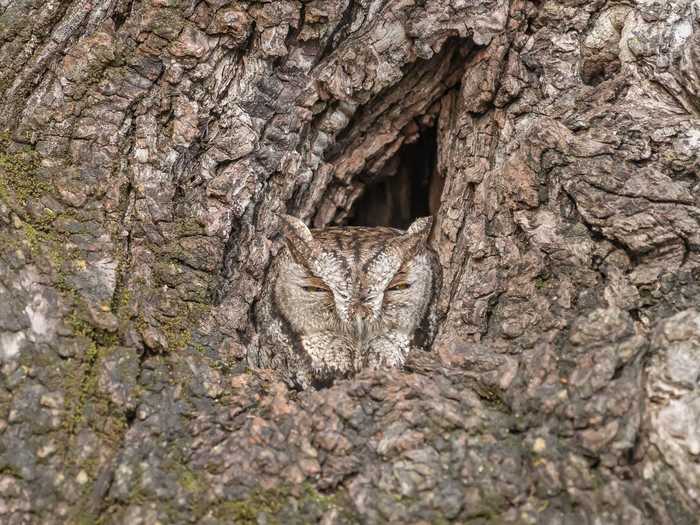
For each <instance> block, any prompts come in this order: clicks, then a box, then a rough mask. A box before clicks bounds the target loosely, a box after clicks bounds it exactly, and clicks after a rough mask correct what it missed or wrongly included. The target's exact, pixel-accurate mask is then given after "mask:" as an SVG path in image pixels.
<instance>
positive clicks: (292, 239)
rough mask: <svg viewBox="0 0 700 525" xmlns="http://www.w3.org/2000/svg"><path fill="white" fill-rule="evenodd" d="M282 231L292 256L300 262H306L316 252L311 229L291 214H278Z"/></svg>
mask: <svg viewBox="0 0 700 525" xmlns="http://www.w3.org/2000/svg"><path fill="white" fill-rule="evenodd" d="M279 218H280V223H281V224H282V233H283V234H284V238H285V241H286V244H287V248H288V249H289V252H290V253H291V254H292V257H294V259H295V260H296V261H297V262H298V263H301V264H308V262H309V261H310V260H311V259H312V258H313V257H314V254H315V253H316V252H317V249H316V242H315V241H314V238H313V235H311V231H309V228H308V227H307V226H306V224H304V223H303V222H302V221H301V220H299V219H297V218H296V217H292V216H291V215H279Z"/></svg>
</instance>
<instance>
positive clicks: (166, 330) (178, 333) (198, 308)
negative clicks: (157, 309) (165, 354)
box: [160, 303, 209, 351]
mask: <svg viewBox="0 0 700 525" xmlns="http://www.w3.org/2000/svg"><path fill="white" fill-rule="evenodd" d="M208 309H209V307H208V306H207V305H205V304H202V303H185V304H184V305H183V306H182V308H180V310H179V311H178V312H177V315H175V316H174V317H166V318H163V319H161V323H160V327H161V329H162V330H163V335H165V339H166V341H167V342H168V349H169V350H171V351H172V350H182V349H183V348H185V347H186V346H187V345H189V344H190V342H191V341H192V327H193V326H195V325H196V324H197V322H198V321H199V320H200V319H201V318H202V317H203V316H204V314H205V313H206V311H207V310H208Z"/></svg>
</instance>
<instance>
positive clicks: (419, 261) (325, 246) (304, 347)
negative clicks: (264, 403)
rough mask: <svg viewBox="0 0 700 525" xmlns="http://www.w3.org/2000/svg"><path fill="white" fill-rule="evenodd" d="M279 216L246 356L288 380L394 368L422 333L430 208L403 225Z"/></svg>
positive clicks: (430, 282)
mask: <svg viewBox="0 0 700 525" xmlns="http://www.w3.org/2000/svg"><path fill="white" fill-rule="evenodd" d="M280 218H281V223H282V230H283V236H284V241H285V242H284V244H285V245H284V247H283V248H282V249H281V250H280V251H279V252H278V254H277V256H276V257H275V259H274V261H273V262H272V265H271V267H270V271H269V273H268V278H267V280H266V283H265V285H264V289H263V293H262V295H261V298H260V300H259V302H258V303H257V305H256V308H255V317H256V324H257V328H258V334H259V338H258V345H257V349H256V350H255V351H254V352H253V353H252V355H251V356H249V364H250V365H253V366H258V367H264V368H274V369H277V370H278V371H279V372H280V373H281V375H282V377H283V378H284V379H285V381H286V382H287V383H288V384H289V385H290V386H292V387H294V388H299V389H303V388H307V387H309V386H313V387H316V388H319V387H323V386H328V385H330V384H332V382H333V380H335V379H336V378H344V377H349V376H351V375H353V374H354V373H356V372H358V371H359V370H361V369H363V368H381V367H394V368H397V367H401V366H402V365H403V363H404V361H405V359H406V356H407V354H408V353H409V351H410V350H411V349H413V348H420V347H422V346H424V345H426V344H428V343H429V342H430V340H431V339H432V337H433V331H434V325H435V322H434V314H433V313H432V312H433V311H434V310H435V309H434V308H433V305H432V302H433V300H434V298H435V297H436V295H437V293H436V290H437V288H438V286H439V271H438V268H439V265H438V263H437V257H436V256H435V254H434V253H433V252H432V251H431V250H430V249H429V248H428V246H427V238H428V234H429V232H430V225H431V222H432V220H431V218H430V217H425V218H421V219H417V220H416V221H415V222H413V224H411V226H410V227H409V228H408V230H407V231H405V232H404V231H401V230H397V229H393V228H383V227H379V228H364V227H329V228H323V229H315V230H309V228H307V227H306V225H305V224H304V223H303V222H302V221H300V220H299V219H297V218H295V217H292V216H289V215H283V216H281V217H280Z"/></svg>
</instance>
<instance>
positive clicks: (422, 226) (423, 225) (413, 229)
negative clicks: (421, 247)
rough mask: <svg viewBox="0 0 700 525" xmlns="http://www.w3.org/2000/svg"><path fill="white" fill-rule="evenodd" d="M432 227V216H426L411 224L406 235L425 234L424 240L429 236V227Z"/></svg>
mask: <svg viewBox="0 0 700 525" xmlns="http://www.w3.org/2000/svg"><path fill="white" fill-rule="evenodd" d="M432 225H433V216H432V215H428V216H427V217H420V218H419V219H416V220H415V221H413V222H412V223H411V225H410V226H409V227H408V230H407V231H406V233H408V234H409V235H413V234H425V238H426V239H427V238H428V234H430V227H431V226H432Z"/></svg>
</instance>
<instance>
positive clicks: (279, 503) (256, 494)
mask: <svg viewBox="0 0 700 525" xmlns="http://www.w3.org/2000/svg"><path fill="white" fill-rule="evenodd" d="M296 492H297V494H294V491H292V490H291V489H290V487H287V486H282V487H277V488H274V489H268V490H263V489H261V490H255V491H253V492H251V493H250V494H248V496H247V497H245V498H243V499H239V500H235V501H225V502H223V503H220V504H219V505H218V506H217V507H216V509H215V511H214V515H215V516H216V517H217V518H219V519H221V520H226V521H230V522H233V523H240V524H256V523H258V517H259V516H265V523H269V524H279V523H286V522H288V520H287V515H288V513H291V515H293V516H295V517H297V518H298V519H299V521H298V522H299V523H302V522H304V520H305V519H306V518H310V517H311V515H317V517H319V518H320V516H321V515H323V514H324V513H325V512H327V511H328V510H330V509H331V508H334V507H335V508H338V509H339V510H341V514H342V515H343V517H344V518H345V521H352V522H356V521H357V520H356V519H352V513H351V512H350V510H349V503H348V502H345V501H344V499H343V498H342V497H341V496H339V495H337V494H332V495H325V494H321V493H319V492H318V491H317V490H316V488H315V487H313V486H312V485H311V484H309V483H304V484H303V485H302V487H301V494H298V489H297V491H296ZM309 507H311V508H309ZM343 511H346V512H343ZM308 521H317V520H315V519H314V520H311V519H308Z"/></svg>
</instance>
